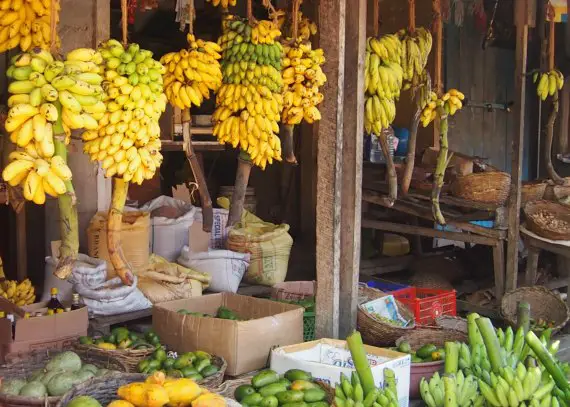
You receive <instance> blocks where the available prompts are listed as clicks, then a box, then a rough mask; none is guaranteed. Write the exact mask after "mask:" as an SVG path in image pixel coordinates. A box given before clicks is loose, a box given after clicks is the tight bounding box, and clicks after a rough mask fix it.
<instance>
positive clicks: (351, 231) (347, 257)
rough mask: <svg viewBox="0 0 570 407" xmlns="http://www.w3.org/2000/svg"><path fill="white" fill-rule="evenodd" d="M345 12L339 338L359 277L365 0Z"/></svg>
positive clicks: (348, 326) (347, 328) (346, 329)
mask: <svg viewBox="0 0 570 407" xmlns="http://www.w3.org/2000/svg"><path fill="white" fill-rule="evenodd" d="M350 3H351V7H348V8H347V9H346V22H345V24H346V33H345V67H346V71H345V74H344V94H345V98H344V107H343V110H344V112H343V116H344V119H343V129H344V132H343V133H344V134H343V148H342V187H343V189H342V195H341V196H342V208H341V232H340V304H342V306H341V307H340V310H339V316H340V321H339V335H340V337H341V338H345V337H346V336H348V335H349V334H350V332H351V331H352V330H353V329H354V328H356V313H357V309H358V282H359V274H360V234H361V233H360V219H361V217H362V207H361V206H362V160H363V155H362V144H363V137H362V129H363V128H364V92H363V91H362V89H364V64H365V58H366V8H367V0H358V1H353V2H350Z"/></svg>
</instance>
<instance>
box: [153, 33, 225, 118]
mask: <svg viewBox="0 0 570 407" xmlns="http://www.w3.org/2000/svg"><path fill="white" fill-rule="evenodd" d="M187 39H188V44H189V46H190V47H189V49H188V50H186V49H183V50H180V51H178V52H171V53H168V54H166V55H164V56H163V57H162V58H161V59H160V62H161V63H162V64H163V65H164V66H165V67H166V73H165V74H164V75H163V80H164V93H165V94H166V97H167V98H168V101H169V102H170V104H171V105H173V106H176V107H179V108H180V109H188V108H190V106H192V105H195V106H200V105H201V104H202V101H203V100H204V99H209V98H210V90H211V91H213V92H216V91H217V90H218V89H219V87H220V86H221V85H222V70H221V67H220V63H219V61H218V60H219V59H220V58H221V57H222V56H221V55H220V54H219V53H220V52H221V51H222V48H221V47H220V46H219V45H218V44H217V43H215V42H209V41H203V40H196V39H195V38H194V35H192V34H188V37H187Z"/></svg>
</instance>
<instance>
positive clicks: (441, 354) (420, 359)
mask: <svg viewBox="0 0 570 407" xmlns="http://www.w3.org/2000/svg"><path fill="white" fill-rule="evenodd" d="M391 349H392V350H396V351H398V352H401V353H407V354H409V355H411V356H412V363H428V362H435V361H439V360H443V359H445V350H444V349H442V348H439V349H438V347H437V346H435V345H434V344H433V343H426V344H425V345H423V346H422V347H421V348H419V349H418V350H416V351H415V352H414V351H413V350H412V348H411V347H410V344H409V343H408V342H406V341H404V342H402V343H400V345H398V347H396V348H391Z"/></svg>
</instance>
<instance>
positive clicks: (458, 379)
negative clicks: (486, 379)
mask: <svg viewBox="0 0 570 407" xmlns="http://www.w3.org/2000/svg"><path fill="white" fill-rule="evenodd" d="M420 394H421V397H422V399H423V400H424V401H425V403H426V404H427V405H428V407H444V406H446V407H471V406H473V407H483V405H484V402H485V399H484V398H483V397H482V396H481V395H480V394H479V392H478V384H477V378H476V377H475V376H473V375H467V376H465V375H464V374H463V372H462V371H461V370H460V371H459V372H458V373H457V375H446V376H444V377H443V378H442V377H441V376H440V375H439V373H437V372H436V373H435V374H434V375H433V376H432V378H431V379H430V380H429V381H428V380H426V379H425V378H422V380H421V381H420ZM446 400H450V401H452V405H451V406H450V405H449V404H446Z"/></svg>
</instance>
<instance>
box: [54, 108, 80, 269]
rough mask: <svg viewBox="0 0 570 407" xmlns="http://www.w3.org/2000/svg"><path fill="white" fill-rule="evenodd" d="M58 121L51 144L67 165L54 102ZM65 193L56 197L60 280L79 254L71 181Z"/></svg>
mask: <svg viewBox="0 0 570 407" xmlns="http://www.w3.org/2000/svg"><path fill="white" fill-rule="evenodd" d="M55 106H56V108H57V113H58V115H57V116H58V119H57V121H56V122H55V124H54V126H53V134H54V137H53V143H54V146H55V155H56V156H60V157H61V158H62V159H63V161H64V162H65V163H67V146H66V145H65V137H66V136H65V131H64V130H63V125H62V121H61V105H60V104H59V103H58V102H56V103H55ZM65 188H66V190H67V192H66V193H65V194H63V195H60V196H59V197H58V206H59V218H60V219H59V231H60V235H61V236H60V237H61V248H60V256H59V260H58V263H57V266H56V269H55V271H54V273H53V274H54V275H55V276H56V277H58V278H61V279H62V280H65V279H67V278H68V277H69V276H70V275H71V273H72V271H73V266H74V265H75V261H76V260H77V253H79V223H78V220H77V206H76V202H77V199H76V197H75V190H74V189H73V184H72V182H71V181H65Z"/></svg>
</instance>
